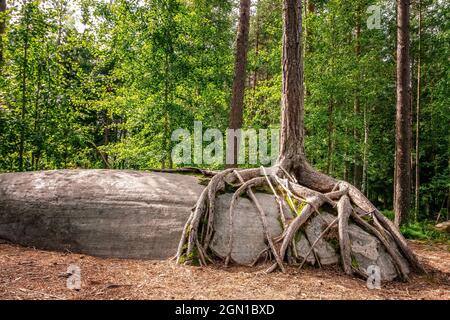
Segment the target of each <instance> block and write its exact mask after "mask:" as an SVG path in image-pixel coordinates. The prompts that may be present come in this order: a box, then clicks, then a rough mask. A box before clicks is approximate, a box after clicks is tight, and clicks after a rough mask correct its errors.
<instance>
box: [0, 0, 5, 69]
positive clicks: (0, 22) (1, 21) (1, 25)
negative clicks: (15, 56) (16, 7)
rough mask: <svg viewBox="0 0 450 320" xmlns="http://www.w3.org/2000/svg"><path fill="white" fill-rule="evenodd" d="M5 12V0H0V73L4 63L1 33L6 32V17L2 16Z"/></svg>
mask: <svg viewBox="0 0 450 320" xmlns="http://www.w3.org/2000/svg"><path fill="white" fill-rule="evenodd" d="M5 12H6V0H0V74H1V73H2V69H3V65H4V63H5V62H4V57H3V35H4V34H5V32H6V17H5V16H4V14H5Z"/></svg>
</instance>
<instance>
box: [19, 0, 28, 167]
mask: <svg viewBox="0 0 450 320" xmlns="http://www.w3.org/2000/svg"><path fill="white" fill-rule="evenodd" d="M27 11H28V8H27V2H26V1H25V2H24V4H23V12H24V19H25V23H26V31H25V39H24V44H23V66H22V68H23V70H22V107H21V114H20V138H19V171H23V169H24V168H23V154H24V148H25V127H26V126H25V115H26V105H27V71H28V45H29V43H28V41H29V39H28V36H29V35H28V33H29V27H30V23H29V17H28V13H27Z"/></svg>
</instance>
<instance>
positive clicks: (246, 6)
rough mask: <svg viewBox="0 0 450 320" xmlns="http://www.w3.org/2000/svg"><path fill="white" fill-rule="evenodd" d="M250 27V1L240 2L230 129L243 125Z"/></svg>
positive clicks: (242, 0) (236, 153)
mask: <svg viewBox="0 0 450 320" xmlns="http://www.w3.org/2000/svg"><path fill="white" fill-rule="evenodd" d="M249 26H250V0H241V2H240V10H239V25H238V31H237V40H236V56H235V65H234V80H233V93H232V100H231V112H230V124H229V126H230V128H231V129H234V130H236V129H240V128H241V127H242V123H243V112H244V92H245V78H246V70H245V67H246V64H247V49H248V34H249ZM234 139H235V141H234V150H233V154H234V157H233V160H234V161H233V165H232V166H236V165H237V160H238V159H237V158H238V157H237V155H238V141H237V139H236V138H234Z"/></svg>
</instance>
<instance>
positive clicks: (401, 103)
mask: <svg viewBox="0 0 450 320" xmlns="http://www.w3.org/2000/svg"><path fill="white" fill-rule="evenodd" d="M409 15H410V1H409V0H398V1H397V112H396V122H395V123H396V132H395V186H394V190H395V191H394V192H395V201H394V212H395V224H396V225H397V226H399V225H400V224H402V223H404V222H405V221H407V220H408V215H409V206H410V196H411V135H412V132H411V126H410V124H411V105H410V103H411V100H410V92H409V87H410V80H411V79H410V65H409V63H410V61H409Z"/></svg>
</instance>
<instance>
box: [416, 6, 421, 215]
mask: <svg viewBox="0 0 450 320" xmlns="http://www.w3.org/2000/svg"><path fill="white" fill-rule="evenodd" d="M421 40H422V4H421V1H420V0H419V52H418V58H417V98H416V159H415V160H416V163H415V171H416V174H415V176H416V177H415V178H416V183H415V192H414V194H415V196H414V218H415V220H416V221H417V216H418V213H419V188H420V176H419V164H420V149H419V137H420V87H421V79H420V77H421V64H420V63H421V51H422V50H421V49H422V48H421V46H422V43H421Z"/></svg>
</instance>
